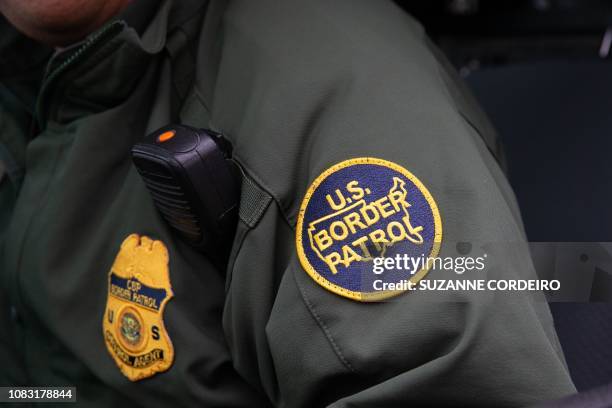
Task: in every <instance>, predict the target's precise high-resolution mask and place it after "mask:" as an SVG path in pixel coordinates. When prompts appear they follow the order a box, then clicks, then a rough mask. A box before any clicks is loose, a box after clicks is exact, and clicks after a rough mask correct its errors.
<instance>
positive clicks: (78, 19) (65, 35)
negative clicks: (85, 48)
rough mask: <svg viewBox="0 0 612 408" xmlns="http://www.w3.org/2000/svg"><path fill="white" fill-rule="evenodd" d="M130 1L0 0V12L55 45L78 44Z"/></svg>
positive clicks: (24, 30) (24, 31) (28, 33)
mask: <svg viewBox="0 0 612 408" xmlns="http://www.w3.org/2000/svg"><path fill="white" fill-rule="evenodd" d="M130 1H131V0H0V13H2V14H3V15H4V17H6V19H7V20H8V21H9V22H11V24H13V25H14V26H15V27H16V28H17V29H18V30H19V31H21V32H22V33H24V34H25V35H27V36H28V37H30V38H32V39H34V40H36V41H39V42H42V43H45V44H48V45H51V46H55V47H64V46H67V45H70V44H73V43H76V42H78V41H80V40H82V39H83V38H85V37H86V36H87V35H88V34H90V33H91V32H93V31H95V30H96V29H98V28H99V27H101V26H102V25H103V24H104V23H105V22H107V21H108V20H109V19H110V18H112V17H113V16H115V15H116V14H117V13H119V12H120V11H121V10H122V9H123V8H124V7H125V6H127V4H128V3H129V2H130Z"/></svg>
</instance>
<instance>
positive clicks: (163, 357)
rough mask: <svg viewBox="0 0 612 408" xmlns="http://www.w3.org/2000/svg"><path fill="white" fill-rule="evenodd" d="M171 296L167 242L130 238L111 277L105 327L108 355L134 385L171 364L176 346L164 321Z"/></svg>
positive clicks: (112, 268)
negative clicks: (174, 346)
mask: <svg viewBox="0 0 612 408" xmlns="http://www.w3.org/2000/svg"><path fill="white" fill-rule="evenodd" d="M172 296H173V293H172V287H171V285H170V274H169V271H168V250H167V248H166V246H165V245H164V243H163V242H161V241H154V240H152V239H150V238H148V237H146V236H142V237H141V236H139V235H137V234H132V235H130V236H128V237H127V238H126V239H125V240H124V241H123V243H122V244H121V249H120V251H119V254H118V255H117V258H116V259H115V262H114V264H113V266H112V267H111V270H110V273H109V276H108V298H107V301H106V310H105V312H104V317H103V324H102V326H103V334H104V342H105V344H106V348H107V349H108V352H109V353H110V355H111V357H112V358H113V360H115V363H117V366H118V367H119V369H120V370H121V372H122V373H123V374H124V375H125V376H126V377H127V378H128V379H130V380H131V381H138V380H141V379H143V378H147V377H151V376H152V375H154V374H156V373H159V372H162V371H166V370H168V369H169V368H170V366H171V365H172V362H173V360H174V348H173V346H172V342H171V340H170V337H169V336H168V332H167V331H166V328H165V327H164V321H163V313H164V308H165V306H166V304H167V303H168V301H170V299H171V298H172Z"/></svg>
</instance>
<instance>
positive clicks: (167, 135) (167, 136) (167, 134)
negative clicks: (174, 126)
mask: <svg viewBox="0 0 612 408" xmlns="http://www.w3.org/2000/svg"><path fill="white" fill-rule="evenodd" d="M174 135H176V131H174V130H168V131H166V132H164V133H162V134H161V135H159V136H157V142H158V143H164V142H167V141H168V140H170V139H172V138H173V137H174Z"/></svg>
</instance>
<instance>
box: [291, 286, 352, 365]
mask: <svg viewBox="0 0 612 408" xmlns="http://www.w3.org/2000/svg"><path fill="white" fill-rule="evenodd" d="M293 280H294V281H295V284H296V285H297V287H298V289H299V291H300V294H301V295H302V300H303V301H304V304H305V305H306V308H307V309H308V311H309V312H310V314H311V315H312V317H313V318H314V319H315V321H316V322H317V324H318V326H319V327H320V328H321V330H322V331H323V333H324V334H325V337H326V338H327V340H328V341H329V343H330V345H331V347H332V349H333V350H334V353H335V354H336V356H337V357H338V359H339V360H340V362H342V364H343V365H344V367H346V368H347V369H348V370H349V371H351V372H353V373H354V372H356V371H355V369H354V368H353V366H352V365H351V363H349V362H348V360H347V359H346V357H344V354H343V353H342V350H341V349H340V346H339V345H338V343H336V341H335V340H334V337H333V336H332V334H331V332H330V331H329V329H328V327H327V325H326V324H325V323H324V322H323V319H321V317H320V316H319V314H318V313H317V311H316V310H315V309H314V305H313V304H312V303H311V302H310V301H309V300H308V296H307V295H306V292H305V291H304V288H303V287H302V285H300V283H299V282H298V280H297V279H296V278H295V275H294V276H293Z"/></svg>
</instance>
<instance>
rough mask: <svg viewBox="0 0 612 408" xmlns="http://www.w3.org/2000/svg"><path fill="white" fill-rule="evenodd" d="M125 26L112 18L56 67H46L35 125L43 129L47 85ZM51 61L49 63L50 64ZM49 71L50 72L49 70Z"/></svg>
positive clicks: (38, 99) (37, 105) (39, 94)
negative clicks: (51, 68)
mask: <svg viewBox="0 0 612 408" xmlns="http://www.w3.org/2000/svg"><path fill="white" fill-rule="evenodd" d="M124 27H125V23H124V22H123V21H121V20H114V21H112V22H110V23H107V24H106V25H105V26H103V27H102V28H101V29H100V30H98V31H97V32H96V33H94V34H92V35H91V36H90V37H89V38H88V39H87V40H86V41H85V43H84V44H83V45H81V46H80V47H79V48H78V49H77V50H76V51H74V52H73V53H72V54H71V55H70V56H69V57H68V58H67V59H66V60H65V61H64V62H62V63H61V64H60V65H59V66H58V67H57V68H55V69H54V70H52V71H51V70H50V69H47V73H46V75H45V79H44V80H43V84H42V86H41V87H40V92H39V93H38V98H37V100H36V109H35V111H34V112H35V117H36V121H35V122H36V125H37V126H38V128H39V129H43V117H42V114H43V99H44V97H45V93H46V92H47V91H48V89H49V87H50V86H51V84H52V83H53V81H54V80H55V79H56V78H57V77H59V76H60V74H62V72H64V71H66V69H68V68H69V67H70V66H71V65H73V64H75V63H76V62H78V61H80V60H82V59H83V58H84V57H85V56H87V55H88V54H90V53H91V51H92V50H93V49H94V46H95V45H97V44H99V43H100V42H102V41H105V40H108V39H111V38H113V37H114V36H116V35H118V34H119V33H120V32H121V31H122V30H123V28H124ZM50 64H51V62H50V63H49V66H50ZM49 71H50V72H49Z"/></svg>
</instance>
